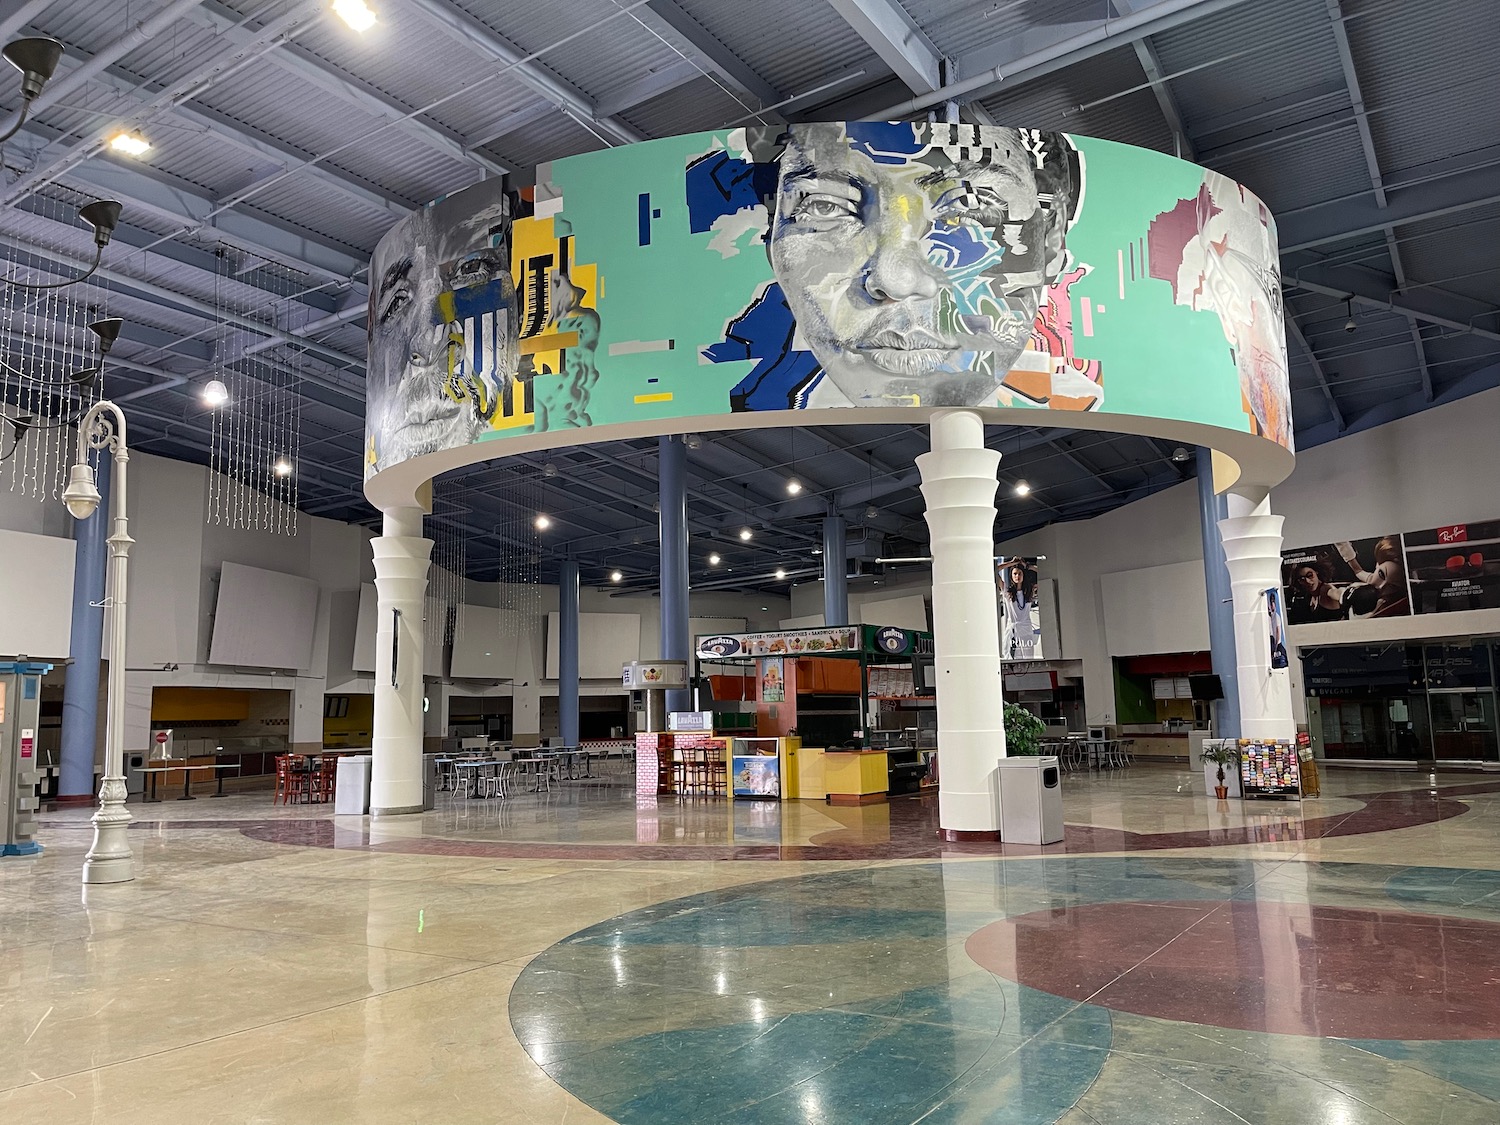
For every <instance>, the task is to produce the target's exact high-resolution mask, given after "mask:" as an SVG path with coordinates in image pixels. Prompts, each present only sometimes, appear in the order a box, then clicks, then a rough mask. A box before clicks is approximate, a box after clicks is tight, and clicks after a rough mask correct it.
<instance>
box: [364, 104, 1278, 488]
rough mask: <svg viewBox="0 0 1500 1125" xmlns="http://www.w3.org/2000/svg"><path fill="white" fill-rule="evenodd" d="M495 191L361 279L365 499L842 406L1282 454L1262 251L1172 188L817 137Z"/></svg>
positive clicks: (829, 126)
mask: <svg viewBox="0 0 1500 1125" xmlns="http://www.w3.org/2000/svg"><path fill="white" fill-rule="evenodd" d="M509 186H510V188H511V190H512V193H511V194H509V195H508V194H507V191H506V185H504V184H503V183H502V182H500V181H485V182H481V183H479V184H475V185H473V186H471V187H469V188H466V189H464V190H463V191H460V192H457V193H455V194H453V195H450V196H448V197H446V198H444V199H442V200H440V201H438V202H437V203H435V204H433V205H431V206H429V207H425V208H422V209H420V210H419V211H417V212H415V213H413V214H412V215H410V216H408V217H407V218H406V219H404V220H403V221H402V222H401V223H399V224H398V225H397V226H396V227H394V228H392V229H391V230H390V231H389V232H388V233H387V235H386V237H385V239H384V240H382V242H381V244H380V246H379V247H378V248H377V250H376V252H375V256H374V259H373V261H372V263H371V274H370V283H371V289H372V295H371V308H370V363H369V382H368V395H367V398H368V414H367V446H366V450H365V467H366V473H367V475H373V474H375V473H377V472H379V471H381V470H385V469H388V468H390V467H392V466H394V465H397V464H400V463H401V462H404V461H407V460H410V459H413V458H419V457H421V456H422V455H424V454H428V453H433V452H436V451H441V450H449V449H458V448H461V447H463V446H466V445H473V444H478V443H481V442H483V443H488V442H492V441H498V442H501V443H505V442H508V441H511V440H512V439H524V440H526V441H527V442H530V443H533V444H534V442H533V440H532V439H534V438H535V437H537V436H538V435H542V434H546V433H556V432H561V431H564V430H585V429H593V428H595V427H610V426H626V427H631V428H632V432H636V431H638V432H639V433H646V432H657V431H658V430H659V429H660V428H661V427H663V426H670V424H672V423H673V422H674V420H680V419H693V420H695V421H694V423H693V424H694V426H695V427H696V428H697V429H712V428H713V427H712V425H711V424H709V423H707V422H704V423H699V422H697V421H696V420H697V419H712V418H715V417H723V418H724V420H725V421H724V425H725V428H738V427H739V426H740V425H741V423H737V422H734V421H732V420H731V416H732V415H734V414H736V413H740V412H774V411H791V410H803V409H814V410H818V409H825V408H839V407H844V408H848V407H854V408H875V409H882V408H898V409H899V408H912V409H913V410H914V411H915V413H913V414H911V415H910V417H911V418H912V419H913V421H914V422H915V421H917V420H919V419H924V418H925V413H924V412H925V411H927V410H930V409H932V408H941V407H955V406H957V407H975V408H981V409H993V410H997V411H998V410H1006V411H1012V412H1015V413H1011V414H1008V415H1007V416H1006V420H1008V421H1011V422H1015V421H1016V419H1017V418H1018V417H1021V416H1022V415H1021V411H1026V412H1027V413H1029V412H1031V411H1033V410H1042V411H1048V412H1063V413H1064V414H1071V415H1072V416H1073V420H1076V421H1077V422H1080V423H1081V424H1082V425H1083V426H1084V427H1085V428H1089V427H1106V426H1107V425H1108V423H1107V422H1106V421H1105V420H1104V419H1105V418H1107V417H1109V416H1118V417H1120V418H1122V419H1126V420H1128V421H1125V422H1123V423H1121V425H1120V427H1119V428H1121V429H1124V430H1126V431H1127V432H1135V431H1136V430H1138V429H1139V428H1140V424H1139V422H1138V421H1137V420H1141V419H1147V420H1149V419H1161V420H1167V421H1183V422H1189V423H1199V424H1205V425H1209V426H1214V427H1218V428H1220V429H1224V430H1227V431H1229V432H1231V433H1232V434H1234V435H1236V440H1237V439H1238V437H1239V436H1242V435H1246V434H1251V435H1257V436H1263V437H1266V438H1269V439H1271V440H1273V441H1276V442H1280V443H1282V444H1283V445H1286V446H1289V445H1290V441H1291V426H1290V413H1289V410H1288V405H1287V401H1288V400H1287V391H1286V359H1285V354H1284V352H1283V341H1282V336H1281V332H1282V328H1281V320H1280V289H1279V284H1278V278H1277V256H1276V246H1275V228H1274V225H1273V224H1272V223H1271V220H1270V217H1269V215H1268V214H1267V213H1266V210H1265V208H1264V207H1263V206H1262V205H1261V203H1260V201H1259V200H1257V199H1256V198H1255V197H1254V196H1253V195H1252V194H1250V193H1249V192H1247V191H1244V190H1243V189H1241V188H1239V187H1238V186H1237V185H1235V184H1233V183H1231V182H1230V181H1228V180H1226V179H1224V177H1222V176H1219V175H1218V174H1217V173H1213V172H1205V170H1204V169H1202V168H1200V167H1198V166H1197V165H1194V164H1189V163H1187V162H1186V161H1182V160H1176V159H1174V158H1172V157H1169V156H1165V155H1163V154H1161V153H1157V152H1153V151H1150V150H1147V149H1139V148H1132V147H1130V146H1128V145H1120V144H1114V143H1112V142H1109V141H1100V140H1094V139H1091V138H1088V137H1074V136H1070V135H1065V134H1062V133H1050V132H1040V131H1037V130H1031V129H1011V128H1001V127H996V126H977V125H960V124H947V123H929V122H894V123H891V122H848V123H807V124H794V125H779V126H774V127H773V126H754V127H745V128H735V129H723V130H718V131H715V132H710V133H696V134H692V135H689V136H683V137H667V138H662V139H660V140H655V141H649V142H643V143H641V144H635V145H623V146H620V147H618V148H612V149H607V150H601V151H598V152H587V153H579V154H578V155H576V156H570V157H567V158H565V159H562V160H558V161H554V162H553V163H551V164H547V165H542V166H539V167H538V168H537V169H536V181H535V184H534V185H532V186H530V187H528V186H525V185H520V186H518V185H509ZM507 263H508V269H507ZM1081 412H1087V413H1088V414H1090V415H1093V416H1094V417H1093V418H1091V419H1087V420H1086V419H1081V418H1078V417H1077V415H1078V414H1079V413H1081ZM1053 417H1054V419H1056V420H1055V422H1054V423H1052V424H1056V425H1062V426H1069V425H1071V424H1072V422H1071V421H1070V420H1069V419H1068V418H1066V417H1058V415H1057V414H1055V413H1054V414H1053ZM762 420H764V421H769V420H770V419H762ZM824 420H826V418H825V419H824ZM882 420H884V421H889V420H891V417H890V416H889V415H888V416H886V417H885V418H883V419H882ZM993 420H994V421H997V422H998V421H1000V420H1001V419H1000V418H999V417H998V416H996V417H995V418H994V419H993ZM753 421H755V420H754V419H742V420H741V422H742V423H748V422H753ZM500 448H501V446H496V447H495V451H496V452H498V451H499V450H500ZM1248 448H1251V449H1254V448H1257V447H1256V446H1253V445H1252V446H1249V447H1248ZM471 459H475V458H473V457H471ZM458 460H460V459H458V458H445V459H444V460H443V462H442V465H439V466H438V468H441V467H443V466H446V465H451V464H454V463H457V461H458ZM392 480H393V481H398V480H402V481H404V480H405V474H400V475H398V477H396V478H392Z"/></svg>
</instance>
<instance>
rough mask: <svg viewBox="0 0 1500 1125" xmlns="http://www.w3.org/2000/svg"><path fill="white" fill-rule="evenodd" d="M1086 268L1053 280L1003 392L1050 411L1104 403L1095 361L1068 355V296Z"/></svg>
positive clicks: (1003, 396)
mask: <svg viewBox="0 0 1500 1125" xmlns="http://www.w3.org/2000/svg"><path fill="white" fill-rule="evenodd" d="M1090 269H1091V267H1089V266H1085V265H1081V266H1078V267H1076V268H1074V269H1071V270H1068V271H1066V272H1064V273H1061V274H1059V275H1058V278H1057V280H1056V281H1055V282H1054V283H1053V284H1051V285H1049V286H1048V287H1047V296H1046V300H1044V301H1043V302H1042V304H1041V306H1040V307H1039V308H1038V309H1037V314H1036V319H1035V320H1034V321H1033V322H1032V325H1031V338H1030V340H1029V341H1028V343H1027V347H1026V350H1025V351H1024V352H1023V353H1022V354H1021V355H1020V356H1019V357H1018V358H1017V360H1016V362H1015V363H1014V365H1012V367H1011V369H1010V370H1009V371H1008V372H1007V373H1006V376H1005V379H1004V380H1003V381H1002V383H1001V391H1000V398H1001V400H1002V404H1003V402H1004V400H1005V399H1006V397H1007V392H1014V393H1015V394H1017V395H1020V396H1021V397H1022V398H1025V399H1028V400H1030V401H1031V402H1035V403H1038V404H1042V405H1045V406H1047V407H1048V408H1050V409H1052V410H1098V409H1099V408H1100V406H1101V405H1102V403H1103V401H1104V375H1103V371H1102V369H1101V366H1100V363H1099V361H1098V360H1096V359H1083V358H1081V357H1079V356H1078V355H1076V354H1075V353H1074V349H1073V299H1072V296H1071V295H1070V293H1069V290H1070V289H1071V287H1072V286H1073V284H1074V282H1077V281H1080V280H1081V279H1082V278H1084V277H1086V276H1087V275H1088V273H1089V272H1090Z"/></svg>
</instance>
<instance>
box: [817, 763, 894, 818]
mask: <svg viewBox="0 0 1500 1125" xmlns="http://www.w3.org/2000/svg"><path fill="white" fill-rule="evenodd" d="M823 778H824V781H825V783H826V784H827V786H828V803H829V804H831V805H869V804H874V803H875V802H876V801H884V800H885V795H886V790H887V789H889V788H890V765H889V763H888V762H887V761H886V753H885V751H884V750H825V751H823Z"/></svg>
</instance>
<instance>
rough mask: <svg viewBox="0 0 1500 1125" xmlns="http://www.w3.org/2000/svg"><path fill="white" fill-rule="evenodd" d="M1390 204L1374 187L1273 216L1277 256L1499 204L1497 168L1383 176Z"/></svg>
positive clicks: (1495, 166) (1474, 168) (1498, 166)
mask: <svg viewBox="0 0 1500 1125" xmlns="http://www.w3.org/2000/svg"><path fill="white" fill-rule="evenodd" d="M1383 186H1384V188H1385V191H1386V193H1387V195H1388V196H1389V202H1388V203H1387V205H1386V206H1384V207H1382V206H1381V205H1380V203H1379V202H1378V201H1377V200H1376V198H1375V192H1374V190H1373V189H1371V190H1370V191H1367V192H1362V193H1360V194H1358V195H1355V196H1349V197H1343V198H1339V199H1330V200H1326V201H1324V202H1321V203H1315V204H1313V205H1311V206H1308V207H1302V208H1298V209H1296V210H1294V211H1291V212H1283V213H1282V214H1280V215H1278V216H1277V220H1276V229H1277V233H1278V235H1279V240H1280V243H1281V253H1282V254H1283V255H1286V254H1294V253H1296V252H1297V251H1299V250H1310V249H1313V248H1315V247H1318V246H1330V245H1333V244H1335V243H1339V242H1347V241H1349V240H1350V239H1353V238H1358V237H1360V236H1361V235H1366V234H1374V233H1376V232H1378V231H1383V230H1384V229H1385V228H1386V227H1394V226H1402V225H1404V224H1407V223H1418V222H1422V221H1423V220H1425V219H1436V218H1439V217H1441V216H1443V215H1452V214H1454V213H1456V212H1460V211H1468V210H1472V209H1473V208H1476V207H1483V206H1485V205H1486V204H1489V203H1495V202H1497V201H1500V164H1494V163H1489V164H1485V165H1484V166H1481V167H1471V168H1467V169H1462V170H1459V171H1455V172H1451V173H1448V174H1446V175H1442V176H1431V177H1422V178H1413V179H1412V180H1411V181H1409V182H1403V180H1401V179H1400V178H1398V177H1397V176H1395V175H1387V176H1386V177H1385V179H1384V183H1383Z"/></svg>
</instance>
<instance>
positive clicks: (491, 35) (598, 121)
mask: <svg viewBox="0 0 1500 1125" xmlns="http://www.w3.org/2000/svg"><path fill="white" fill-rule="evenodd" d="M407 2H408V3H409V4H410V5H411V6H412V7H414V8H416V9H417V10H419V11H421V12H422V13H423V14H424V15H426V16H427V18H428V19H429V20H431V21H432V22H433V23H435V24H436V25H437V26H438V27H440V28H442V29H443V30H444V31H446V32H447V33H448V34H450V35H452V36H453V37H454V38H456V39H457V40H458V41H459V42H461V43H464V44H467V45H468V46H469V47H472V48H476V49H477V50H479V51H481V52H483V53H484V54H487V55H489V56H490V57H491V58H492V59H495V60H497V61H498V62H502V63H505V64H506V65H507V66H510V67H511V68H512V69H511V70H510V71H509V72H508V73H507V75H506V77H507V78H512V79H514V80H515V81H517V82H519V83H521V85H523V86H528V87H530V88H531V89H532V90H535V91H536V92H537V93H538V94H540V95H541V96H542V97H544V98H546V99H547V101H549V102H551V103H552V104H553V105H555V106H556V107H557V108H558V109H560V110H562V112H563V113H565V114H567V116H569V117H571V118H573V120H575V121H577V122H578V123H579V124H580V125H582V126H583V127H584V128H585V129H588V130H589V131H590V132H592V133H595V134H600V133H602V134H603V139H605V140H607V141H608V142H609V143H612V144H634V143H635V142H636V141H643V140H645V139H646V136H645V134H644V133H641V132H640V131H639V130H637V129H636V128H634V127H633V126H632V125H630V124H629V123H628V122H625V121H622V120H620V118H618V117H612V116H610V115H609V114H603V113H600V111H599V107H598V105H596V104H595V103H594V102H592V101H590V100H589V98H588V97H587V96H586V95H585V94H584V93H583V92H582V91H580V90H578V89H576V88H574V87H573V86H570V85H569V84H568V83H566V82H564V81H563V80H562V79H561V78H558V77H555V76H554V75H553V74H551V73H550V72H549V71H548V70H547V69H546V68H545V67H543V66H542V65H541V64H540V63H536V62H526V61H524V60H525V58H526V52H525V51H523V50H521V49H520V48H519V47H517V46H515V45H514V44H512V43H509V42H507V41H506V40H505V39H503V38H501V36H500V35H498V34H496V32H495V31H494V30H493V29H492V28H491V27H490V26H489V25H488V24H486V23H485V22H484V21H483V20H480V19H478V18H476V17H474V16H471V15H470V14H469V13H468V12H465V11H463V10H462V9H460V8H456V7H454V6H453V5H451V4H449V3H447V2H446V0H407Z"/></svg>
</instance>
